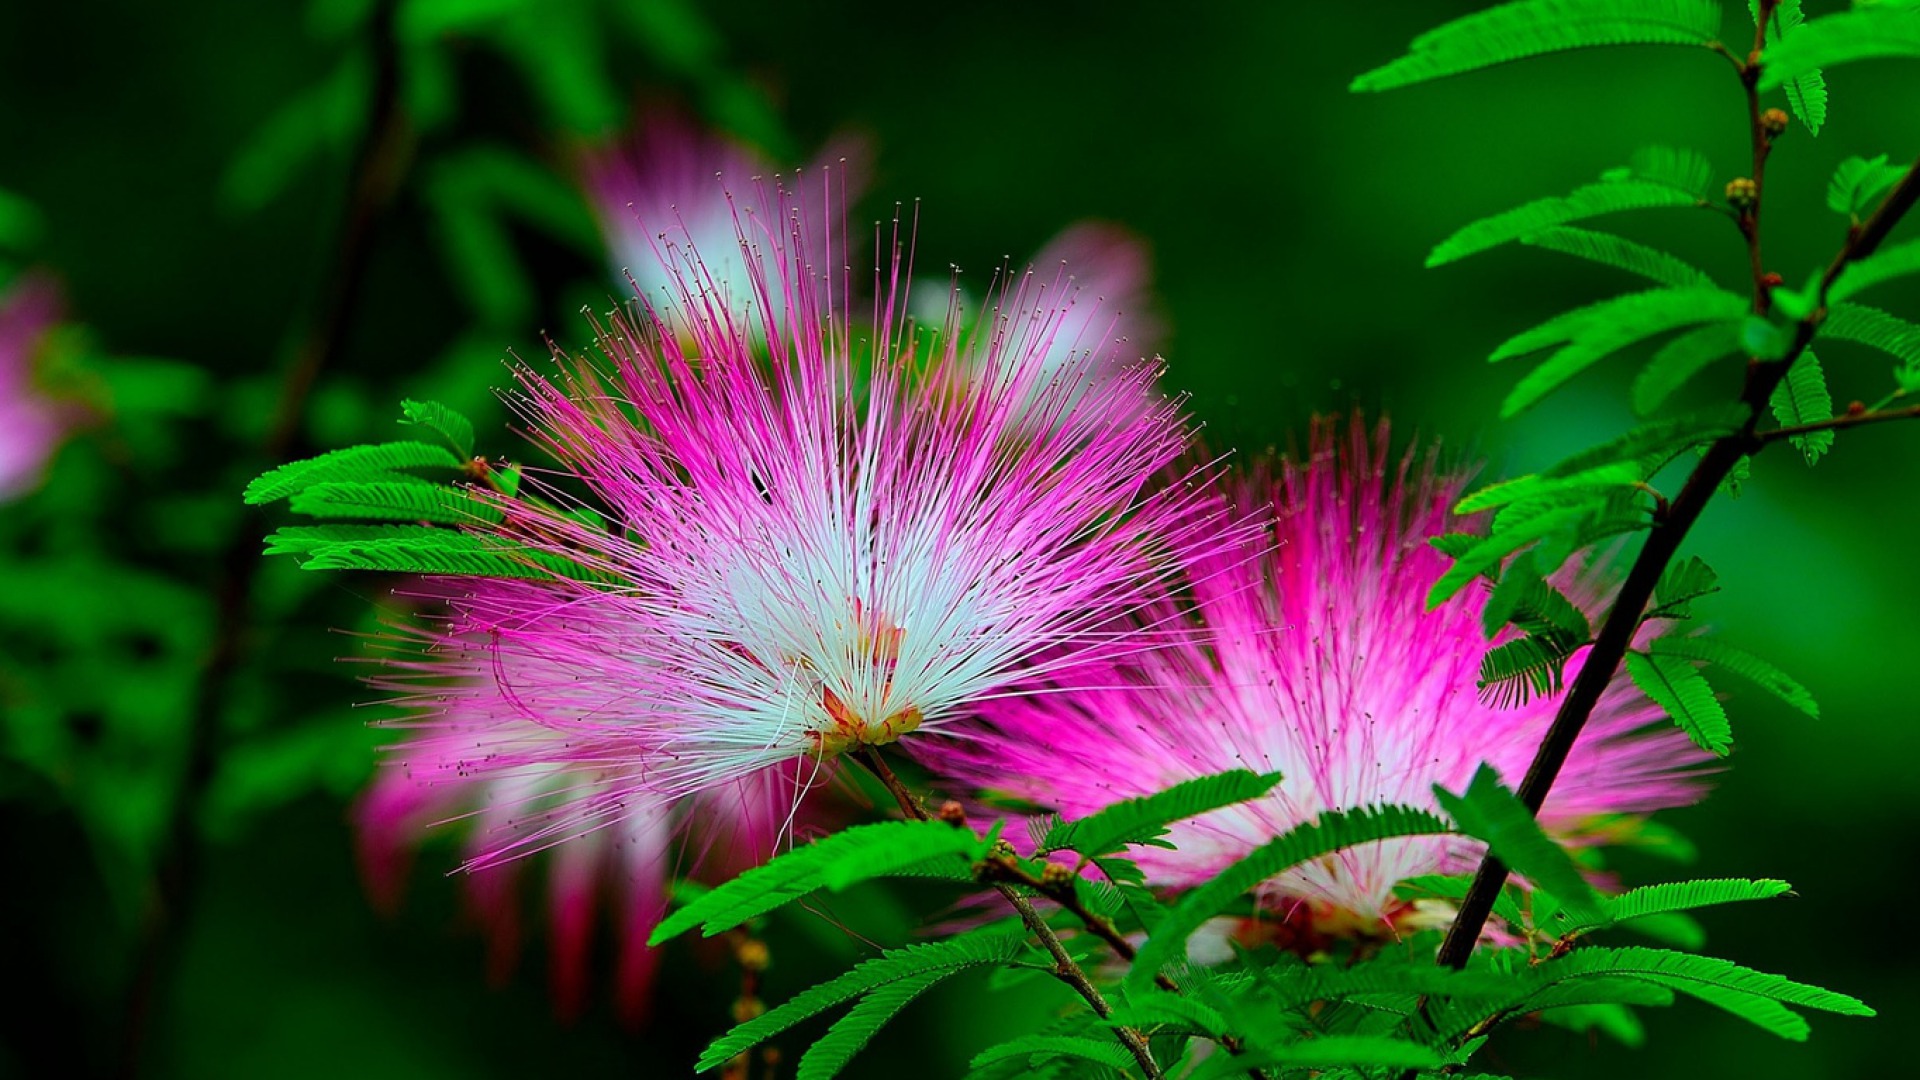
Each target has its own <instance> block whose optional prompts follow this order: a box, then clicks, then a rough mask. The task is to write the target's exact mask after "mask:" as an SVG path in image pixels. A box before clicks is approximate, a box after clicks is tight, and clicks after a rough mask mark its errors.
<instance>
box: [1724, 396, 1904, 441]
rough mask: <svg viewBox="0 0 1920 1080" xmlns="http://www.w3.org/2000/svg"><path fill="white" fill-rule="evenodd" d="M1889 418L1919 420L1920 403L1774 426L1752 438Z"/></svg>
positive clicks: (1773, 438) (1771, 438)
mask: <svg viewBox="0 0 1920 1080" xmlns="http://www.w3.org/2000/svg"><path fill="white" fill-rule="evenodd" d="M1889 420H1920V405H1912V406H1908V407H1907V408H1904V409H1888V410H1886V411H1885V412H1867V411H1865V410H1862V411H1860V412H1857V413H1856V412H1846V413H1841V414H1840V415H1839V416H1835V417H1831V418H1829V419H1826V420H1816V421H1814V422H1813V423H1810V424H1795V425H1793V426H1792V427H1783V428H1774V429H1773V430H1772V431H1762V432H1760V433H1759V434H1758V435H1755V436H1754V438H1755V439H1758V440H1759V441H1760V442H1761V443H1762V444H1763V445H1764V444H1767V443H1775V442H1779V441H1780V440H1781V439H1791V438H1793V437H1794V436H1795V435H1809V434H1812V433H1813V432H1816V431H1839V430H1841V429H1843V428H1854V427H1865V426H1866V425H1868V424H1884V423H1886V422H1887V421H1889Z"/></svg>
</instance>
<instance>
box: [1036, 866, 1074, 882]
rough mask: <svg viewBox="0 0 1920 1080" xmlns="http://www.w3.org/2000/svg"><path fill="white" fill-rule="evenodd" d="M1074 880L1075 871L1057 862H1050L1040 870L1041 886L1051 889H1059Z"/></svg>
mask: <svg viewBox="0 0 1920 1080" xmlns="http://www.w3.org/2000/svg"><path fill="white" fill-rule="evenodd" d="M1072 880H1073V871H1072V870H1069V869H1067V868H1066V867H1064V866H1062V865H1060V864H1059V863H1057V862H1050V863H1048V864H1047V865H1046V866H1045V867H1043V868H1041V870H1040V884H1042V885H1045V886H1046V887H1047V888H1049V889H1058V888H1060V887H1062V886H1064V885H1066V884H1067V883H1068V882H1069V881H1072Z"/></svg>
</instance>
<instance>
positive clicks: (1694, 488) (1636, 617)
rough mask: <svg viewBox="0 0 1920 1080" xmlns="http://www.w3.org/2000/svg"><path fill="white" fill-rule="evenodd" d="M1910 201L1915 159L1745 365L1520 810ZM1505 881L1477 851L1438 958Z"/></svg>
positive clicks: (1558, 723)
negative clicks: (1775, 355)
mask: <svg viewBox="0 0 1920 1080" xmlns="http://www.w3.org/2000/svg"><path fill="white" fill-rule="evenodd" d="M1916 199H1920V162H1915V164H1914V165H1913V167H1912V168H1909V169H1908V170H1907V173H1906V175H1905V176H1904V177H1902V178H1901V180H1900V182H1899V184H1898V185H1896V186H1895V187H1894V189H1893V191H1891V192H1890V193H1888V195H1887V197H1886V199H1885V200H1883V201H1882V202H1881V204H1880V207H1879V209H1877V210H1876V211H1874V214H1873V217H1872V218H1871V219H1869V220H1868V221H1867V222H1866V224H1864V225H1862V226H1861V227H1860V228H1858V229H1856V230H1854V231H1853V232H1852V233H1851V234H1850V235H1849V237H1848V240H1847V243H1846V245H1845V246H1844V247H1842V248H1841V250H1840V252H1839V253H1838V254H1837V255H1835V256H1834V259H1833V262H1832V263H1831V264H1830V265H1829V266H1828V268H1827V271H1826V273H1825V274H1824V275H1822V277H1821V280H1820V286H1819V290H1818V292H1819V295H1818V296H1817V297H1816V298H1815V300H1816V306H1815V310H1814V311H1813V313H1812V314H1810V315H1808V316H1807V318H1805V319H1803V320H1801V322H1800V324H1799V326H1798V329H1797V331H1796V333H1795V336H1794V341H1793V345H1792V347H1791V348H1790V349H1789V350H1788V351H1787V354H1786V355H1785V356H1783V357H1781V358H1780V359H1778V360H1771V361H1755V362H1753V363H1750V364H1749V365H1748V367H1747V380H1746V385H1745V387H1744V389H1743V390H1742V392H1741V395H1740V402H1741V404H1743V405H1745V406H1746V408H1747V419H1746V422H1745V423H1743V424H1742V425H1741V426H1740V428H1739V429H1738V430H1736V431H1734V432H1733V433H1731V434H1729V435H1726V436H1724V437H1722V438H1720V439H1718V440H1715V441H1714V443H1713V444H1712V445H1711V446H1710V447H1709V448H1708V450H1707V453H1706V455H1705V456H1704V457H1703V458H1701V460H1700V463H1699V464H1698V465H1697V466H1695V467H1694V470H1693V474H1692V475H1691V476H1689V477H1688V478H1687V482H1686V484H1685V486H1684V487H1683V488H1682V489H1681V491H1680V494H1679V495H1678V496H1677V497H1676V498H1675V499H1674V500H1673V503H1672V505H1671V506H1670V507H1669V510H1668V513H1667V515H1666V516H1665V517H1664V518H1663V519H1662V520H1660V521H1657V522H1655V523H1654V526H1653V528H1652V531H1651V532H1650V533H1649V534H1648V536H1647V542H1646V543H1645V544H1644V545H1642V547H1641V548H1640V554H1639V555H1638V557H1636V558H1635V559H1634V562H1633V568H1632V569H1631V570H1629V571H1628V573H1627V580H1626V582H1625V583H1624V584H1622V585H1621V587H1620V592H1619V594H1618V595H1617V596H1616V597H1615V599H1614V602H1613V607H1612V608H1611V610H1609V611H1608V613H1607V620H1606V623H1605V624H1604V625H1603V626H1602V627H1601V629H1600V634H1599V636H1598V637H1597V638H1596V639H1595V641H1594V644H1593V649H1592V651H1591V652H1589V653H1588V655H1587V659H1586V663H1585V664H1584V665H1583V666H1582V667H1581V669H1580V674H1579V675H1577V676H1576V677H1575V678H1574V681H1573V685H1572V686H1571V687H1569V688H1568V690H1567V696H1566V697H1565V698H1564V699H1562V700H1561V702H1560V709H1559V711H1558V712H1557V713H1556V714H1555V716H1554V719H1553V724H1552V726H1551V727H1550V728H1548V730H1547V736H1546V738H1545V739H1544V740H1543V741H1542V742H1541V744H1540V749H1539V751H1538V752H1537V753H1536V754H1535V755H1534V758H1533V764H1532V765H1531V766H1529V767H1528V769H1527V775H1526V778H1525V779H1524V780H1523V781H1522V782H1521V784H1520V789H1519V792H1518V794H1519V797H1520V801H1521V802H1523V803H1525V804H1526V806H1527V809H1529V810H1531V811H1533V812H1534V813H1536V814H1537V813H1539V811H1540V806H1541V804H1542V803H1544V802H1545V801H1546V798H1547V793H1548V792H1549V791H1550V790H1552V787H1553V782H1554V780H1555V779H1556V778H1557V777H1558V776H1559V775H1560V768H1561V766H1562V765H1564V764H1566V760H1567V755H1568V754H1569V753H1570V752H1571V751H1572V750H1573V745H1574V742H1575V741H1576V740H1578V739H1579V737H1580V732H1581V729H1582V728H1584V727H1585V726H1586V722H1587V717H1588V716H1590V715H1591V714H1592V712H1593V708H1594V706H1595V705H1596V704H1597V703H1598V702H1599V700H1600V694H1601V692H1602V691H1604V690H1605V689H1606V687H1607V685H1608V684H1609V683H1610V682H1612V680H1613V676H1614V673H1615V671H1616V670H1618V668H1619V666H1620V662H1621V660H1622V659H1624V658H1625V656H1626V653H1627V649H1628V647H1629V646H1630V645H1631V644H1632V641H1633V634H1634V631H1635V630H1636V629H1638V627H1639V625H1640V617H1641V615H1642V613H1644V612H1645V610H1646V606H1647V602H1648V601H1649V600H1650V599H1652V597H1653V590H1654V586H1655V584H1656V583H1658V582H1659V580H1660V575H1661V574H1662V573H1663V572H1664V571H1665V570H1666V567H1667V563H1668V562H1669V561H1670V560H1672V558H1673V556H1674V554H1675V553H1676V552H1677V551H1678V550H1679V548H1680V542H1681V541H1682V540H1684V539H1685V538H1686V535H1687V530H1688V529H1690V528H1692V526H1693V523H1694V522H1695V521H1696V520H1698V518H1699V517H1700V513H1701V511H1703V510H1705V509H1706V505H1707V503H1708V502H1709V501H1710V500H1711V499H1712V498H1713V496H1714V493H1715V492H1716V491H1718V490H1719V487H1720V483H1721V481H1723V480H1725V479H1726V477H1727V475H1728V473H1730V472H1732V470H1733V467H1734V466H1735V465H1737V464H1738V463H1739V461H1740V459H1741V458H1742V457H1744V456H1746V455H1747V454H1750V453H1753V452H1754V451H1756V450H1758V449H1760V448H1761V447H1762V446H1763V445H1765V441H1764V440H1763V437H1762V436H1759V435H1756V434H1755V432H1754V426H1755V424H1756V423H1757V422H1758V420H1759V417H1760V414H1761V412H1762V411H1763V410H1764V409H1765V408H1766V407H1767V401H1768V399H1769V398H1770V397H1771V396H1772V394H1773V391H1774V388H1775V387H1777V386H1778V385H1779V384H1780V380H1781V379H1783V378H1785V377H1786V374H1787V369H1788V368H1789V367H1791V366H1792V364H1793V361H1794V360H1795V359H1796V358H1797V357H1798V356H1799V355H1800V353H1801V352H1802V351H1803V350H1805V349H1806V347H1807V343H1808V342H1810V341H1812V340H1813V335H1814V333H1815V332H1816V331H1817V330H1818V329H1819V324H1820V320H1822V319H1824V318H1825V317H1826V302H1827V291H1828V289H1829V288H1830V287H1831V286H1832V285H1833V282H1834V280H1835V279H1836V278H1838V277H1839V276H1840V272H1841V271H1842V270H1844V269H1846V267H1847V264H1849V263H1852V262H1855V261H1858V260H1860V259H1863V258H1865V257H1867V256H1868V255H1869V254H1871V253H1872V252H1873V251H1874V250H1875V249H1876V248H1878V247H1879V245H1880V243H1881V242H1882V241H1883V240H1885V239H1886V237H1887V234H1888V233H1889V232H1891V231H1892V229H1893V227H1894V225H1895V224H1896V223H1898V221H1899V220H1900V218H1901V217H1902V216H1903V215H1905V214H1906V212H1907V211H1908V210H1910V209H1912V208H1913V205H1914V202H1915V200H1916ZM1756 288H1759V289H1763V288H1764V284H1762V283H1756ZM1888 418H1889V419H1892V418H1893V417H1888ZM1828 423H1829V424H1830V423H1831V422H1828ZM1771 434H1772V433H1769V435H1771ZM1506 881H1507V867H1506V865H1505V864H1504V863H1502V862H1501V861H1500V860H1499V859H1496V858H1494V857H1493V856H1492V855H1491V854H1489V855H1487V856H1486V857H1485V858H1484V859H1483V860H1482V861H1481V863H1480V868H1479V870H1478V871H1477V872H1476V873H1475V874H1474V879H1473V884H1472V886H1471V887H1469V888H1468V890H1467V894H1466V896H1465V897H1464V898H1463V899H1462V900H1461V904H1460V913H1459V914H1458V915H1457V916H1455V918H1454V921H1453V925H1452V926H1451V927H1450V928H1449V929H1448V931H1447V937H1446V940H1445V941H1444V942H1442V943H1441V946H1440V954H1439V962H1440V963H1442V964H1445V965H1447V966H1449V967H1454V968H1460V967H1465V966H1466V962H1467V958H1468V957H1469V956H1471V955H1472V954H1473V948H1474V946H1475V944H1477V943H1478V942H1479V940H1480V933H1481V931H1482V930H1483V929H1484V928H1485V927H1486V924H1487V918H1488V916H1489V915H1491V914H1492V913H1493V905H1494V901H1495V900H1497V899H1498V898H1499V895H1500V890H1501V889H1502V888H1503V887H1504V886H1505V885H1506Z"/></svg>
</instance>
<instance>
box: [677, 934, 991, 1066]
mask: <svg viewBox="0 0 1920 1080" xmlns="http://www.w3.org/2000/svg"><path fill="white" fill-rule="evenodd" d="M1026 948H1027V946H1026V934H1025V932H1024V931H1021V930H1009V929H1006V928H1004V927H982V928H980V929H978V930H970V931H968V932H966V933H963V934H960V935H959V936H957V937H952V938H948V939H947V940H945V941H934V942H928V943H926V944H922V945H908V946H905V947H903V948H898V949H890V950H888V951H887V952H886V953H885V954H884V955H882V956H878V957H875V958H874V959H871V960H867V961H865V962H863V963H861V964H859V965H857V966H856V967H854V968H853V970H851V971H848V972H846V973H845V974H843V975H840V976H839V977H837V978H834V979H829V980H828V981H826V982H823V983H820V984H819V985H817V986H814V987H810V988H809V989H806V990H802V991H801V992H800V993H798V994H795V995H794V996H793V997H791V998H789V999H788V1000H786V1001H784V1002H782V1003H781V1004H780V1005H778V1006H776V1007H775V1008H773V1009H770V1010H768V1011H767V1012H765V1013H762V1014H761V1015H759V1016H756V1017H754V1018H753V1019H751V1020H748V1021H747V1022H746V1023H744V1024H740V1025H739V1026H737V1027H735V1028H734V1029H733V1030H731V1031H729V1032H727V1033H726V1034H725V1035H722V1036H721V1037H720V1038H718V1039H716V1040H714V1042H713V1044H712V1045H711V1046H708V1047H707V1048H706V1050H705V1051H703V1052H702V1053H701V1054H700V1061H699V1063H698V1064H697V1065H696V1066H695V1069H696V1070H697V1071H701V1072H704V1071H706V1070H707V1069H711V1068H713V1067H714V1066H716V1065H720V1064H724V1063H725V1062H726V1061H727V1059H728V1058H731V1057H733V1056H734V1055H735V1054H738V1053H740V1052H741V1051H743V1050H748V1049H751V1048H752V1047H754V1046H758V1045H759V1044H761V1043H763V1042H765V1041H767V1040H768V1039H771V1038H773V1037H774V1036H775V1035H778V1034H780V1033H781V1032H783V1031H785V1030H787V1029H788V1028H790V1027H792V1026H793V1025H795V1024H798V1023H800V1022H802V1021H804V1020H806V1019H808V1018H809V1017H813V1016H817V1015H819V1014H820V1013H822V1012H825V1011H826V1010H828V1009H831V1008H833V1007H834V1006H836V1005H839V1004H842V1003H844V1002H847V1001H851V1000H853V999H854V998H856V997H858V996H860V995H861V994H866V993H869V992H872V991H875V990H877V989H880V988H883V987H886V986H890V985H894V984H897V983H900V982H902V981H905V980H912V979H921V978H929V977H937V978H934V979H933V980H932V981H938V978H945V977H947V976H949V975H955V974H958V973H959V972H962V971H965V970H967V969H969V968H976V967H991V966H1000V965H1004V964H1011V963H1013V962H1014V961H1015V960H1017V959H1019V958H1020V956H1021V954H1022V953H1023V952H1024V951H1025V950H1026ZM932 981H930V982H928V983H927V985H929V986H930V985H932ZM921 989H925V987H922V988H921ZM918 992H919V991H914V993H918ZM902 1004H905V1002H902ZM856 1049H857V1047H856Z"/></svg>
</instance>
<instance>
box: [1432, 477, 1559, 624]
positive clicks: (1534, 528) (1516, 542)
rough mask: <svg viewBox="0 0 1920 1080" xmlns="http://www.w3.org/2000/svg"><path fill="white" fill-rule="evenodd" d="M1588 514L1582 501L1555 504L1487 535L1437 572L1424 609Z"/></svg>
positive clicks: (1435, 605)
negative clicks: (1436, 577)
mask: <svg viewBox="0 0 1920 1080" xmlns="http://www.w3.org/2000/svg"><path fill="white" fill-rule="evenodd" d="M1590 513H1591V508H1590V507H1589V506H1587V505H1585V504H1584V503H1582V504H1580V505H1575V506H1561V507H1556V508H1554V509H1551V510H1546V511H1544V512H1542V513H1539V514H1536V515H1534V516H1532V517H1529V518H1527V519H1526V520H1524V521H1519V522H1515V523H1513V524H1512V525H1511V526H1509V527H1506V528H1502V529H1501V530H1500V531H1498V532H1495V533H1494V534H1493V535H1492V536H1489V537H1486V538H1485V539H1483V540H1481V541H1480V542H1479V543H1477V544H1475V545H1474V546H1473V547H1471V548H1468V549H1467V550H1466V551H1465V552H1464V553H1462V554H1461V555H1460V556H1459V557H1457V558H1456V559H1454V563H1453V565H1452V566H1449V567H1448V568H1447V572H1446V573H1444V574H1442V575H1440V580H1439V581H1436V582H1434V583H1433V588H1432V589H1430V590H1428V592H1427V610H1429V611H1431V610H1433V609H1434V608H1436V607H1439V606H1440V605H1441V604H1444V603H1446V602H1447V600H1448V599H1450V598H1451V597H1452V596H1453V594H1455V593H1457V592H1459V591H1460V590H1461V589H1464V588H1466V587H1467V585H1468V584H1469V583H1471V582H1472V581H1473V579H1474V578H1477V577H1479V576H1480V575H1481V574H1484V573H1486V572H1488V571H1490V570H1494V569H1497V568H1498V567H1499V565H1500V563H1501V562H1502V560H1504V559H1505V558H1506V557H1507V556H1508V555H1511V554H1513V553H1514V552H1516V551H1519V550H1520V549H1522V548H1525V547H1528V546H1529V545H1532V544H1535V543H1538V542H1539V541H1541V540H1544V539H1546V538H1547V537H1548V536H1551V535H1552V534H1554V533H1556V532H1559V531H1561V530H1562V529H1574V528H1578V527H1579V525H1580V524H1581V522H1583V521H1585V520H1586V519H1587V518H1588V516H1589V514H1590Z"/></svg>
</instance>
